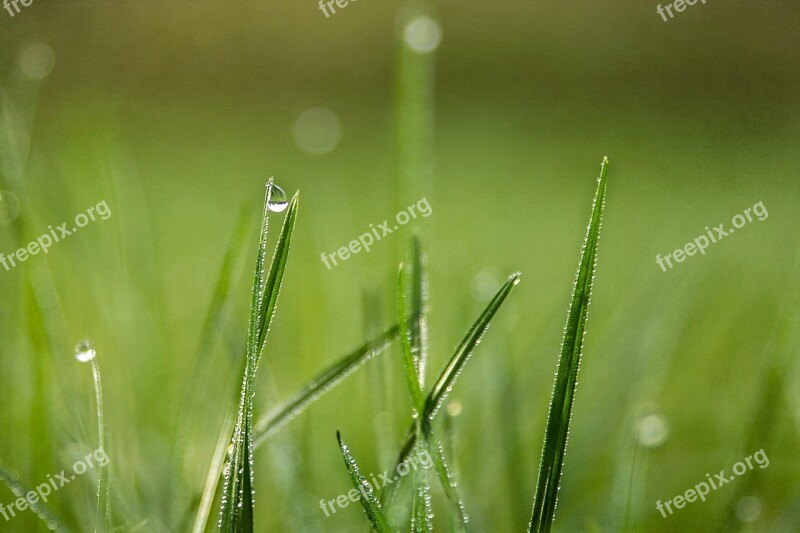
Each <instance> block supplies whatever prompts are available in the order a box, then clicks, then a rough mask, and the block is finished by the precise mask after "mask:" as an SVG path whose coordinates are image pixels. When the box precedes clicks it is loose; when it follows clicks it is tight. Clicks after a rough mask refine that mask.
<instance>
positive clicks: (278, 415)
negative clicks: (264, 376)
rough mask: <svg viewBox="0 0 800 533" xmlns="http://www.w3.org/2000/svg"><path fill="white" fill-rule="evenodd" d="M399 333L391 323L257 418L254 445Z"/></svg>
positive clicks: (337, 382)
mask: <svg viewBox="0 0 800 533" xmlns="http://www.w3.org/2000/svg"><path fill="white" fill-rule="evenodd" d="M398 335H399V328H398V327H397V326H392V327H391V328H389V329H388V330H386V331H384V332H383V333H382V334H381V335H379V336H378V337H376V338H374V339H371V340H369V341H367V342H366V343H365V344H363V345H362V346H359V347H358V348H356V349H355V350H353V351H352V352H350V353H349V354H347V355H345V356H344V357H343V358H342V359H340V360H339V361H337V362H335V363H334V364H333V365H331V366H330V367H328V368H327V369H325V370H323V371H322V372H320V373H319V374H318V375H317V376H316V377H314V378H313V379H312V380H311V381H309V382H308V383H306V384H305V385H304V386H303V388H302V389H300V390H299V391H297V392H296V393H295V394H294V395H292V396H291V397H290V398H289V399H288V400H286V401H285V402H283V403H282V404H280V405H279V406H277V407H276V408H275V409H273V410H272V411H270V413H268V414H267V415H265V416H264V417H262V418H261V419H260V420H259V421H258V423H257V424H256V427H255V445H254V446H255V447H258V446H259V445H261V444H262V443H263V442H264V441H265V440H266V439H267V438H269V437H270V436H271V435H272V434H274V433H275V432H276V431H277V430H278V429H280V428H281V427H282V426H283V425H285V424H286V423H288V422H289V421H290V420H292V419H293V418H294V417H296V416H297V415H299V414H300V413H302V412H303V411H304V410H305V409H306V408H307V407H308V406H309V405H311V404H312V403H314V402H315V401H317V400H318V399H319V398H320V397H322V395H324V394H325V393H327V392H328V391H330V390H331V389H332V388H334V387H335V386H336V385H338V384H339V383H341V382H342V381H343V380H344V379H345V378H347V377H348V376H349V375H350V374H352V373H353V372H355V371H356V370H357V369H358V367H360V366H361V365H362V364H363V363H365V362H366V361H369V360H370V359H372V358H373V357H375V356H377V355H379V354H380V353H382V352H383V351H384V350H385V349H386V348H388V347H389V345H390V344H391V342H392V341H393V340H394V339H396V338H397V336H398Z"/></svg>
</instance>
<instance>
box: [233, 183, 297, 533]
mask: <svg viewBox="0 0 800 533" xmlns="http://www.w3.org/2000/svg"><path fill="white" fill-rule="evenodd" d="M272 190H273V182H272V179H270V180H269V182H268V183H267V193H266V196H265V200H264V215H263V218H262V223H261V236H260V239H259V248H258V254H257V257H256V270H255V276H254V281H253V296H252V302H251V307H250V326H249V328H248V332H247V350H246V352H247V353H246V363H245V370H244V375H243V377H242V389H241V395H240V398H239V411H238V415H237V419H236V425H235V426H234V430H233V436H232V438H231V445H232V447H233V449H232V451H231V453H230V454H229V455H230V456H229V458H228V461H227V463H226V465H225V468H224V470H225V474H224V478H225V483H224V486H223V491H222V496H221V502H220V519H219V527H220V529H221V530H222V531H225V532H230V533H240V532H245V533H247V532H251V531H253V468H252V467H253V393H254V384H255V374H256V370H257V369H258V362H259V359H260V357H261V353H262V352H263V349H264V344H265V342H266V337H267V332H268V331H269V327H270V323H271V321H272V317H273V315H274V313H275V306H276V303H277V299H278V294H279V293H280V288H281V282H282V281H283V273H284V270H285V267H286V259H287V257H288V253H289V248H290V244H291V237H292V231H293V230H294V225H295V221H296V217H297V205H298V195H297V194H295V195H294V197H293V198H292V200H291V202H290V203H289V208H288V211H287V213H286V217H285V218H284V221H283V227H282V228H281V234H280V236H279V237H278V242H277V244H276V246H275V253H274V255H273V257H272V265H271V267H270V271H269V275H268V277H267V279H266V280H265V279H264V265H265V258H266V241H267V228H268V217H269V205H270V201H271V198H272Z"/></svg>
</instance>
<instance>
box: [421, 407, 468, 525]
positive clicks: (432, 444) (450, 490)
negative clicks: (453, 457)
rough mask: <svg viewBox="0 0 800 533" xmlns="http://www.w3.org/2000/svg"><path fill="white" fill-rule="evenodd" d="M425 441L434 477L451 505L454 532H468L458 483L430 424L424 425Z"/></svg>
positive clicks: (464, 507)
mask: <svg viewBox="0 0 800 533" xmlns="http://www.w3.org/2000/svg"><path fill="white" fill-rule="evenodd" d="M425 432H426V440H427V442H428V449H429V450H430V451H431V452H432V456H433V463H434V466H435V468H436V475H437V476H438V477H439V482H440V483H441V484H442V488H443V489H444V493H445V495H446V496H447V499H448V500H450V503H452V504H453V507H454V509H455V516H456V531H459V532H462V533H463V532H466V531H468V530H469V528H468V526H467V524H469V516H468V515H467V508H466V506H465V505H464V500H463V499H462V498H461V494H459V492H458V483H457V482H456V476H455V474H454V472H453V469H452V468H451V467H450V464H449V461H448V460H447V455H446V453H445V450H444V445H443V444H442V441H441V439H440V438H439V437H438V435H436V434H435V433H434V432H433V428H432V427H431V426H430V422H426V423H425Z"/></svg>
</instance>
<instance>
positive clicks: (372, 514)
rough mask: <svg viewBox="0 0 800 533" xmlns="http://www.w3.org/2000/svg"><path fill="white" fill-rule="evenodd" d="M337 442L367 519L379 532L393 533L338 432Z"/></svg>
mask: <svg viewBox="0 0 800 533" xmlns="http://www.w3.org/2000/svg"><path fill="white" fill-rule="evenodd" d="M336 440H338V441H339V448H340V449H341V450H342V457H344V464H345V466H346V467H347V473H348V474H349V475H350V481H351V482H352V483H353V488H354V489H356V490H357V491H358V499H359V501H360V502H361V506H362V507H363V508H364V512H365V513H366V514H367V518H369V521H370V523H371V524H372V528H373V529H374V530H375V531H379V532H387V533H389V532H391V531H392V528H391V527H390V526H389V521H388V520H387V519H386V516H385V515H384V514H383V510H382V509H381V504H380V503H379V502H378V500H377V498H375V494H374V493H373V492H372V486H370V484H369V482H368V481H367V479H366V478H365V477H364V476H362V475H361V472H360V471H359V469H358V464H357V463H356V460H355V459H354V458H353V455H352V454H351V453H350V449H349V448H348V447H347V444H345V443H344V442H343V441H342V436H341V434H340V433H339V432H338V431H337V432H336Z"/></svg>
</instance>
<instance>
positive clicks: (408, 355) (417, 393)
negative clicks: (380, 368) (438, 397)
mask: <svg viewBox="0 0 800 533" xmlns="http://www.w3.org/2000/svg"><path fill="white" fill-rule="evenodd" d="M407 300H408V297H407V290H406V269H405V266H404V265H403V264H402V263H401V264H400V270H399V273H398V276H397V315H398V316H397V322H398V324H399V326H400V344H401V345H402V347H403V368H404V370H405V374H406V382H407V384H408V390H409V392H410V394H411V408H412V409H413V412H414V420H416V421H417V427H418V429H417V434H418V435H419V427H420V426H419V421H420V418H419V414H420V413H422V410H423V409H424V408H425V398H424V396H423V395H422V388H421V384H420V377H419V370H418V369H419V365H418V363H417V362H416V361H415V360H414V359H415V358H414V353H413V349H412V343H413V344H414V345H416V346H417V347H419V343H420V340H419V336H418V335H417V329H416V328H409V327H408V318H407V317H408V314H407V313H406V308H407V306H408V303H407ZM411 332H414V333H413V334H414V339H413V340H412V338H411V335H412V333H411Z"/></svg>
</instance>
